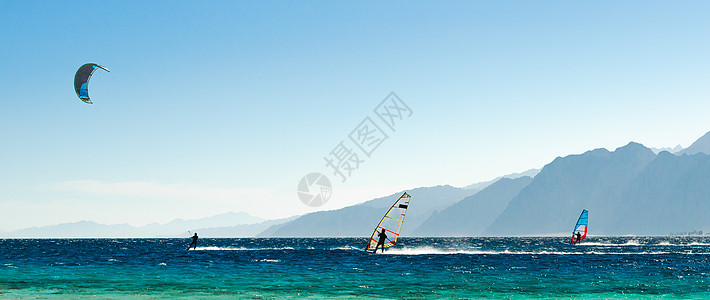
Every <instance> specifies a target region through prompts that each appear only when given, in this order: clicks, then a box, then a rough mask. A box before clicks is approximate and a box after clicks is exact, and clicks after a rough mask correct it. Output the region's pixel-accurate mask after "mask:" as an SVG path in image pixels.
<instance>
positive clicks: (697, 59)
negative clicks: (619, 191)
mask: <svg viewBox="0 0 710 300" xmlns="http://www.w3.org/2000/svg"><path fill="white" fill-rule="evenodd" d="M708 15H710V3H709V2H707V1H682V2H668V1H622V2H619V1H595V2H593V3H591V2H570V1H544V2H539V1H496V2H494V1H446V2H444V3H441V2H440V1H385V2H381V1H351V2H345V1H197V2H195V1H61V2H58V1H32V2H27V1H0V28H2V46H1V47H0V82H2V86H3V88H2V89H0V230H3V231H10V230H16V229H19V228H25V227H30V226H43V225H50V224H58V223H63V222H76V221H80V220H89V221H94V222H98V223H103V224H123V223H128V224H131V225H135V226H141V225H145V224H148V223H152V222H158V223H165V222H168V221H170V220H173V219H175V218H184V219H195V218H202V217H206V216H211V215H215V214H219V213H224V212H229V211H244V212H247V213H249V214H252V215H255V216H259V217H262V218H267V219H273V218H282V217H288V216H293V215H297V214H303V213H308V212H313V211H319V210H332V209H337V208H341V207H344V206H348V205H352V204H355V203H359V202H363V201H366V200H369V199H372V198H375V197H380V196H385V195H389V194H393V193H396V192H399V191H401V190H405V189H412V188H416V187H421V186H434V185H444V184H448V185H452V186H458V187H461V186H465V185H468V184H471V183H475V182H480V181H486V180H490V179H493V178H495V177H497V176H501V175H505V174H509V173H514V172H522V171H525V170H528V169H531V168H542V167H543V166H544V165H545V164H547V163H549V162H551V161H552V160H553V159H554V158H556V157H558V156H566V155H570V154H579V153H583V152H585V151H588V150H592V149H595V148H607V149H609V150H613V149H615V148H617V147H621V146H624V145H625V144H627V143H629V142H631V141H635V142H639V143H642V144H644V145H646V146H648V147H673V146H675V145H679V144H680V145H681V146H683V147H687V146H689V145H690V144H691V143H692V142H693V141H695V140H696V139H697V138H699V137H700V136H702V135H703V134H704V133H705V132H707V131H710V121H708V118H707V116H706V113H707V112H708V111H710V84H708V82H710V55H709V54H708V53H710V34H709V33H710V18H707V16H708ZM89 62H92V63H98V64H101V65H103V66H106V67H107V68H108V69H109V70H111V72H104V71H103V70H98V71H96V72H95V73H94V76H93V77H92V78H91V81H90V84H89V95H90V96H91V99H92V101H93V102H94V104H91V105H89V104H85V103H83V102H81V101H80V100H79V99H78V97H77V96H76V94H75V92H74V90H73V77H74V73H75V72H76V70H77V69H78V68H79V66H81V65H82V64H84V63H89ZM391 93H394V95H396V96H397V97H398V98H391V96H390V95H391ZM388 97H390V98H388ZM392 99H398V101H399V102H386V101H389V100H392ZM383 101H385V102H384V103H385V105H384V106H379V105H380V104H381V103H383ZM396 101H397V100H396ZM387 103H390V104H392V103H399V105H402V104H404V105H406V107H407V108H408V109H407V110H395V111H397V112H400V113H402V114H401V115H399V114H398V115H397V118H396V119H390V121H392V120H395V121H396V123H393V124H394V125H395V126H393V127H392V128H390V127H388V126H385V125H386V122H387V118H383V119H380V116H382V114H381V112H382V111H383V110H382V108H383V107H387ZM378 107H379V108H380V110H378ZM400 107H404V106H400ZM368 120H369V121H368ZM363 122H372V123H366V124H369V127H367V126H365V127H363V126H362V125H363V124H365V123H363ZM373 123H374V124H375V125H376V126H379V130H378V131H376V133H378V134H380V137H382V136H383V135H386V138H380V139H379V140H378V139H373V140H368V143H367V146H368V147H369V148H368V149H369V150H368V149H366V150H368V152H369V156H368V155H367V154H364V153H363V150H362V149H359V148H358V147H357V146H358V145H356V144H354V143H353V140H351V139H350V137H351V136H353V134H354V133H355V136H357V133H359V132H364V131H358V130H362V129H368V130H369V129H373V130H374V129H375V128H376V127H374V126H373V125H372V124H373ZM366 131H367V130H366ZM360 137H363V136H360ZM360 137H358V139H359V138H360ZM370 137H373V136H372V135H371V136H370ZM341 142H342V144H341ZM363 145H364V144H363ZM373 145H375V146H376V147H375V146H373ZM341 146H342V147H341ZM372 148H374V149H372ZM334 153H335V154H334ZM344 153H347V154H348V155H350V154H352V153H359V155H358V157H357V159H355V160H354V161H359V162H358V163H357V164H356V165H355V164H354V163H353V164H351V165H350V166H351V167H353V168H352V169H351V170H350V172H349V174H347V176H346V177H345V181H344V182H343V180H342V178H341V177H340V176H339V175H337V174H334V169H333V168H329V167H328V166H327V165H326V163H325V161H326V160H325V158H331V159H332V158H334V157H336V156H335V155H340V156H337V157H342V155H343V154H344ZM348 157H349V158H352V156H348ZM351 162H353V160H351ZM355 166H356V168H355ZM340 170H342V169H340ZM314 172H315V173H322V174H325V175H326V176H327V177H328V178H329V179H330V181H331V184H332V194H331V197H330V198H329V200H328V202H327V203H325V204H324V205H322V206H318V207H309V206H306V205H304V204H303V203H302V202H301V200H300V199H299V196H298V194H297V192H296V191H297V187H298V184H299V181H300V180H301V178H303V177H304V176H305V175H306V174H310V173H314ZM413 196H415V195H413Z"/></svg>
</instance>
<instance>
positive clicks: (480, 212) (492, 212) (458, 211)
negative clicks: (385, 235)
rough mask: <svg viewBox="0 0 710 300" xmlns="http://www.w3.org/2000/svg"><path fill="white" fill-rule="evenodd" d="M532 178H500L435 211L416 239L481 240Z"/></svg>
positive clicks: (414, 233)
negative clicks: (473, 238)
mask: <svg viewBox="0 0 710 300" xmlns="http://www.w3.org/2000/svg"><path fill="white" fill-rule="evenodd" d="M532 180H533V179H532V178H530V177H527V176H525V177H518V178H516V179H509V178H501V179H499V180H498V181H496V182H495V183H493V184H491V185H489V186H488V187H486V188H484V189H483V190H481V191H480V192H478V193H476V194H474V195H472V196H468V197H466V198H464V199H463V200H461V201H459V202H456V203H454V204H452V205H451V206H449V207H447V208H446V209H444V210H442V211H435V212H434V213H433V214H432V215H431V216H430V217H429V218H428V219H427V220H426V221H424V223H422V225H420V226H419V227H418V228H417V229H416V230H415V231H414V232H413V235H417V236H478V235H481V233H483V230H484V229H486V227H488V226H489V225H491V223H493V221H494V220H495V219H496V217H497V216H498V215H500V213H501V212H502V211H503V209H505V208H506V206H508V203H509V202H510V200H512V199H513V197H515V196H516V195H518V193H519V192H520V190H522V189H523V188H524V187H526V186H527V185H528V184H530V183H531V182H532Z"/></svg>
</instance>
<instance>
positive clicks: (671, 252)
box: [0, 236, 710, 299]
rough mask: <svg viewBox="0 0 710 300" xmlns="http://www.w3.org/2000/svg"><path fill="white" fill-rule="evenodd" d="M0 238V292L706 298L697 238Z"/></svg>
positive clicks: (708, 268) (708, 270) (49, 295)
mask: <svg viewBox="0 0 710 300" xmlns="http://www.w3.org/2000/svg"><path fill="white" fill-rule="evenodd" d="M0 242H1V243H2V245H0V298H20V299H22V298H27V299H35V298H41V299H67V298H68V299H77V298H98V299H140V298H150V299H156V298H169V299H175V298H185V299H187V298H189V299H201V298H209V299H212V298H226V299H239V298H245V299H284V298H314V299H324V298H325V299H328V298H371V299H374V298H377V299H402V298H406V299H482V298H493V299H544V298H555V299H560V298H563V299H624V298H628V299H643V298H659V299H676V298H678V299H703V298H704V299H710V237H702V236H698V237H595V236H592V237H589V238H587V239H586V240H584V241H583V242H582V243H581V244H578V245H574V246H573V245H570V244H569V238H563V237H508V238H401V239H399V241H398V243H397V245H396V246H395V247H391V248H388V249H387V250H386V251H385V252H384V253H380V252H378V253H377V254H370V253H367V252H363V251H360V250H357V249H360V248H362V247H364V245H365V244H366V238H238V239H210V238H200V240H199V241H198V247H197V249H196V250H190V251H186V250H185V248H186V247H187V245H188V244H189V243H190V242H191V239H190V238H184V239H152V238H145V239H4V240H0Z"/></svg>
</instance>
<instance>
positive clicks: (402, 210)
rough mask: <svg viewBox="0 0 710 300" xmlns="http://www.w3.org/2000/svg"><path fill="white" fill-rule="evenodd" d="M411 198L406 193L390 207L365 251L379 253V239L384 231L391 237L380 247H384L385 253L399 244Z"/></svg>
mask: <svg viewBox="0 0 710 300" xmlns="http://www.w3.org/2000/svg"><path fill="white" fill-rule="evenodd" d="M411 198H412V196H410V195H409V194H407V193H406V192H405V193H404V194H402V196H401V197H399V199H397V201H395V202H394V204H392V207H390V209H389V210H388V211H387V213H386V214H385V216H384V217H382V220H381V221H380V223H379V224H377V227H375V231H373V232H372V236H370V240H369V241H368V243H367V247H365V251H370V250H374V251H377V244H378V242H379V239H377V237H378V235H379V234H380V233H381V232H382V231H384V232H385V234H386V235H387V236H388V237H389V238H388V239H385V240H384V244H383V245H380V246H381V247H383V251H384V248H388V247H392V246H394V245H396V244H397V238H399V233H400V231H402V224H403V223H404V215H405V214H406V213H407V208H408V207H409V200H410V199H411Z"/></svg>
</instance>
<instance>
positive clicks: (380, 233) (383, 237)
mask: <svg viewBox="0 0 710 300" xmlns="http://www.w3.org/2000/svg"><path fill="white" fill-rule="evenodd" d="M377 236H378V237H380V240H379V241H378V242H377V246H375V252H373V253H376V252H377V247H379V246H380V245H381V246H382V252H385V240H387V234H385V229H384V228H382V232H379V233H377Z"/></svg>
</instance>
